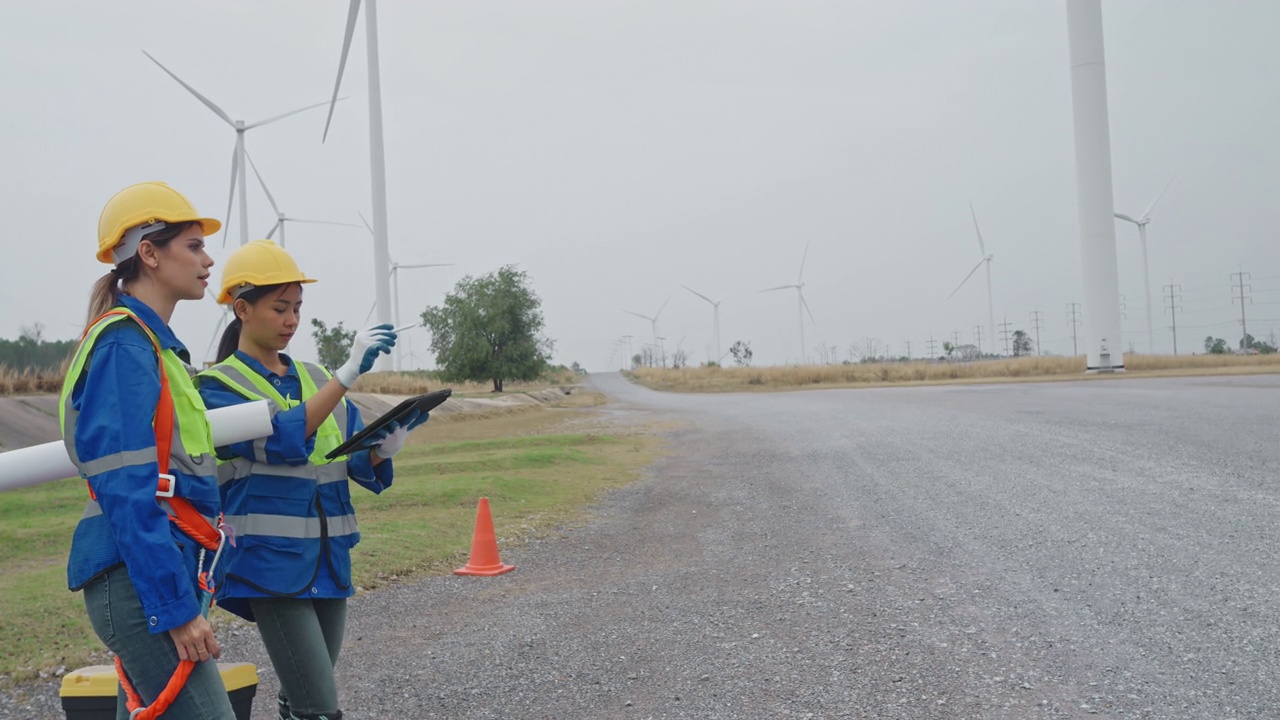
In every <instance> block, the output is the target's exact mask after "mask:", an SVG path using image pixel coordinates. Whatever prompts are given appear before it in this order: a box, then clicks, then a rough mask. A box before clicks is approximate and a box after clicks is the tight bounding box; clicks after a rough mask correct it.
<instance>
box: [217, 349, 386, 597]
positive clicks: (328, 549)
mask: <svg viewBox="0 0 1280 720" xmlns="http://www.w3.org/2000/svg"><path fill="white" fill-rule="evenodd" d="M236 357H237V358H238V359H240V360H241V361H242V362H244V364H245V365H247V366H249V368H250V369H252V370H253V371H254V372H257V373H258V374H259V375H261V376H262V377H264V378H266V380H267V381H268V382H270V383H271V384H272V386H273V387H275V388H276V390H277V392H279V393H280V394H281V395H283V396H284V397H285V398H286V400H288V401H289V404H291V405H292V407H288V408H280V407H274V406H273V408H272V411H273V413H274V414H273V416H272V419H271V424H272V433H271V436H270V437H268V438H266V439H265V441H263V440H254V441H248V442H242V443H236V444H233V445H230V446H228V447H221V448H218V449H217V453H218V457H219V459H220V460H229V461H233V462H232V463H224V464H223V472H221V473H220V483H221V484H220V490H221V493H222V502H223V511H224V513H225V515H226V522H227V524H229V525H231V526H232V527H235V528H236V530H235V533H236V547H234V548H229V549H228V550H227V551H225V552H224V555H223V559H222V562H223V565H224V567H225V569H226V575H225V577H224V578H223V579H222V582H221V585H220V586H219V588H218V604H219V605H220V606H221V607H223V608H224V609H226V610H228V611H230V612H233V613H235V614H237V615H239V616H241V617H244V618H246V619H249V620H253V616H252V613H251V612H250V611H249V607H248V602H247V601H246V599H247V598H254V597H292V598H345V597H350V596H351V595H353V594H354V592H355V590H354V588H353V587H352V583H351V548H352V547H354V546H355V545H356V543H358V542H360V532H359V528H358V526H357V524H356V516H355V508H353V507H352V505H351V491H350V484H349V483H348V482H347V480H348V479H349V480H354V481H355V482H357V483H359V484H360V485H362V486H363V487H365V488H366V489H368V490H370V491H372V492H374V493H380V492H382V491H383V490H385V489H386V488H388V487H390V486H391V481H392V477H393V469H392V464H391V461H390V460H384V461H383V462H381V463H379V465H378V466H377V467H374V466H373V463H372V458H371V457H370V455H369V451H368V450H363V451H360V452H357V453H354V454H352V455H349V456H347V461H346V477H345V478H343V479H341V480H340V481H332V479H328V480H324V479H322V480H321V481H319V482H318V481H317V480H316V478H315V477H314V475H315V472H314V468H308V466H309V465H310V464H311V460H310V456H311V453H312V450H313V449H314V447H315V436H314V435H312V436H310V437H308V436H307V435H306V423H307V418H306V412H307V409H306V406H305V402H306V400H307V399H308V398H305V397H303V390H302V383H301V381H300V380H299V378H298V376H297V373H296V372H295V369H294V364H293V362H292V361H291V360H290V359H289V358H288V357H287V356H283V355H282V356H281V359H282V360H283V361H284V362H285V364H286V365H287V366H288V367H289V370H288V371H287V372H286V373H285V374H284V375H277V374H276V373H274V372H272V371H271V370H268V369H267V368H266V366H264V365H263V364H262V363H260V362H258V361H257V360H255V359H254V358H252V357H250V356H248V355H246V354H244V353H242V352H239V351H237V352H236ZM196 382H197V385H198V387H199V390H200V395H201V397H202V398H203V399H204V402H205V405H206V406H208V407H209V408H210V409H214V408H220V407H227V406H230V405H236V404H239V403H244V402H249V400H248V399H247V398H246V397H245V396H244V395H243V394H242V393H240V392H237V391H236V390H232V389H230V388H228V387H227V386H225V385H223V384H222V382H220V381H219V380H217V379H215V378H212V377H208V376H200V377H198V378H197V379H196ZM317 385H318V386H323V384H322V383H317ZM294 403H297V404H294ZM273 405H274V403H273ZM334 412H335V413H337V412H345V413H346V422H345V423H342V424H345V426H346V435H345V437H350V436H351V435H353V434H355V433H357V432H359V431H360V430H361V429H362V428H363V427H364V421H363V420H362V419H361V417H360V411H359V410H358V409H356V407H355V405H354V404H353V403H350V402H343V403H341V404H339V405H338V407H337V408H336V409H335V410H334ZM232 465H239V466H241V467H244V466H246V465H251V467H252V472H250V473H249V474H247V475H245V476H243V477H238V478H237V477H234V475H235V474H237V473H229V472H227V470H228V469H230V466H232ZM308 470H310V471H311V472H310V473H308ZM238 474H242V475H243V473H238ZM308 474H310V475H312V476H311V477H308V476H307V475H308Z"/></svg>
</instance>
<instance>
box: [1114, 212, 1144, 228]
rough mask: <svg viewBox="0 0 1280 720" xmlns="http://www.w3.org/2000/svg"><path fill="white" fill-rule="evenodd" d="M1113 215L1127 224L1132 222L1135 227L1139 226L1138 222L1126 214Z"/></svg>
mask: <svg viewBox="0 0 1280 720" xmlns="http://www.w3.org/2000/svg"><path fill="white" fill-rule="evenodd" d="M1113 214H1114V215H1115V216H1116V217H1117V218H1119V219H1121V220H1125V221H1127V222H1131V223H1133V224H1134V225H1137V224H1138V221H1137V220H1134V219H1133V218H1131V217H1129V216H1128V215H1125V214H1124V213H1113Z"/></svg>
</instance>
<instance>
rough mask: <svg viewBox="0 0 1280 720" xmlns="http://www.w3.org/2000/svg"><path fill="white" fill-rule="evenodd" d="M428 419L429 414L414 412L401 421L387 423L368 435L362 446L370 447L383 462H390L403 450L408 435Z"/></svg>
mask: <svg viewBox="0 0 1280 720" xmlns="http://www.w3.org/2000/svg"><path fill="white" fill-rule="evenodd" d="M430 418H431V413H429V412H420V411H418V410H414V411H413V412H412V413H410V414H409V415H407V416H405V417H404V418H403V419H401V420H398V421H396V422H391V423H388V424H387V426H386V427H384V428H382V429H381V430H379V431H378V432H376V433H374V434H372V435H370V436H369V437H368V438H366V439H365V441H364V446H365V447H372V448H373V452H374V453H375V454H376V455H377V456H378V457H380V458H382V459H383V460H390V459H391V458H393V457H395V456H396V454H397V453H399V452H400V450H401V449H403V448H404V443H405V440H408V439H409V433H410V432H412V431H413V429H414V428H416V427H418V426H419V425H421V424H423V423H425V422H426V421H427V420H429V419H430Z"/></svg>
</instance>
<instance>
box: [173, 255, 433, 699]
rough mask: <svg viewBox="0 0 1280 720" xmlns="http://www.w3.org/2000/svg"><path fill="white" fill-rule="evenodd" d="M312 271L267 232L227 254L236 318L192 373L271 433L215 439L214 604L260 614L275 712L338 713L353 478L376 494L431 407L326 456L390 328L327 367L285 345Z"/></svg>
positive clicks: (227, 284) (349, 418) (369, 333)
mask: <svg viewBox="0 0 1280 720" xmlns="http://www.w3.org/2000/svg"><path fill="white" fill-rule="evenodd" d="M310 282H314V281H313V280H312V279H311V278H308V277H307V276H306V275H304V274H303V273H302V272H301V271H300V270H299V269H298V266H297V264H296V263H295V262H294V261H293V258H292V257H290V256H289V255H288V253H286V252H285V251H284V250H283V249H281V248H280V247H279V246H277V245H275V244H274V243H272V242H271V241H269V240H255V241H253V242H251V243H248V244H247V245H245V246H244V247H242V248H240V249H239V250H237V251H236V252H235V253H234V254H233V255H232V256H231V257H230V258H228V259H227V262H226V266H225V268H224V269H223V274H222V290H221V292H220V293H219V295H218V301H219V302H221V303H225V304H228V305H231V307H232V309H233V310H234V312H235V315H236V317H235V320H234V321H233V322H232V323H231V325H229V326H228V328H227V331H226V334H225V335H224V336H223V338H222V342H221V345H220V347H219V349H218V361H219V362H218V364H217V365H215V366H213V367H212V368H209V369H208V370H206V371H205V372H203V373H201V374H200V375H199V377H198V378H197V382H198V384H199V388H200V393H201V395H202V396H203V398H204V401H205V403H206V404H207V405H208V406H209V407H211V408H217V407H224V406H227V405H233V404H238V403H244V402H250V401H254V400H259V399H265V400H267V401H268V402H269V403H270V404H271V406H272V412H273V417H272V425H273V430H274V432H273V433H272V435H271V436H270V437H268V438H267V439H266V440H265V441H251V442H245V443H239V444H235V445H231V446H230V447H226V448H218V455H219V458H220V459H222V460H223V461H224V462H223V463H222V464H221V465H220V467H219V480H220V481H221V482H222V486H221V489H222V499H223V507H224V510H225V512H226V522H227V524H228V525H231V526H233V527H234V528H235V534H236V536H237V545H236V548H235V549H234V550H231V551H229V553H230V554H229V556H228V557H227V558H226V560H225V561H224V562H225V563H226V577H225V580H224V582H223V583H222V585H221V586H220V589H219V594H218V603H219V604H220V605H221V606H222V607H223V608H224V609H226V610H229V611H231V612H233V613H235V614H237V615H240V616H241V617H244V618H246V619H248V620H252V621H255V622H257V624H258V630H259V633H260V634H261V636H262V641H263V645H265V646H266V649H267V654H268V655H269V656H270V657H271V662H272V664H273V665H274V666H275V670H276V675H277V676H278V677H279V679H280V695H279V708H280V717H281V718H284V719H286V720H291V719H309V718H326V719H328V720H337V718H340V717H342V713H341V711H340V710H339V709H338V694H337V687H336V684H335V682H334V666H335V665H336V664H337V661H338V653H339V651H340V650H341V648H342V636H343V632H344V630H345V627H346V613H347V598H348V597H350V596H351V595H353V594H354V589H353V588H352V582H351V554H350V553H351V548H352V547H353V546H354V545H355V544H356V543H357V542H359V540H360V533H359V532H358V530H357V527H356V519H355V510H354V508H352V506H351V493H350V488H349V482H348V481H349V480H354V481H355V482H357V483H358V484H360V485H362V486H364V487H365V488H366V489H368V490H371V491H373V492H375V493H380V492H382V491H383V490H385V489H386V488H387V487H389V486H390V485H391V480H392V473H393V471H392V466H391V462H390V460H391V458H392V457H393V456H394V455H395V454H396V453H397V452H398V451H399V449H400V448H401V447H402V446H403V445H404V440H405V437H406V436H407V435H408V432H409V430H411V429H412V428H413V427H414V426H416V425H417V424H420V423H421V422H425V421H426V419H427V415H426V414H425V413H424V414H423V415H422V416H421V417H420V418H414V419H411V420H409V421H407V422H406V423H405V424H404V425H403V426H400V427H393V428H388V429H387V430H386V431H385V432H383V433H382V434H381V435H379V436H378V437H376V438H373V439H372V440H371V441H370V443H369V445H370V449H366V450H362V451H360V452H357V453H354V454H351V455H347V456H339V457H337V458H335V459H329V458H328V457H326V456H327V455H328V454H329V452H330V451H331V450H333V449H335V448H337V447H338V446H339V445H340V444H342V443H343V442H344V441H345V440H346V439H347V438H349V437H351V436H352V435H353V434H355V433H357V432H359V431H360V430H361V429H362V428H363V426H364V423H363V421H362V420H361V417H360V412H359V410H357V409H356V407H355V405H353V404H351V403H350V402H348V401H347V400H346V399H345V398H344V395H345V394H346V392H347V389H348V388H349V387H351V385H352V384H354V383H355V380H356V378H357V377H359V375H361V374H362V373H364V372H367V371H368V370H370V369H371V368H372V367H373V362H374V360H375V359H376V358H377V357H378V355H379V354H381V353H386V352H389V351H390V349H391V347H392V346H394V345H395V340H396V336H395V333H394V332H392V330H391V327H390V326H389V325H377V326H374V327H372V328H369V329H367V330H363V331H361V332H359V333H357V335H356V338H355V342H354V344H353V347H352V351H351V357H350V359H348V361H347V362H346V364H344V365H343V366H342V367H340V368H338V369H337V370H336V371H335V372H334V373H333V374H330V372H329V371H328V370H326V369H325V368H323V367H321V366H319V365H313V364H311V363H305V362H299V361H297V360H295V359H293V358H290V357H289V356H288V355H286V354H284V352H283V351H284V350H285V349H286V348H287V347H288V345H289V341H290V340H292V338H293V335H294V333H295V332H297V329H298V324H299V321H300V318H301V310H302V285H303V284H304V283H310Z"/></svg>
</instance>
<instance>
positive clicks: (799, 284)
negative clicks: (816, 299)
mask: <svg viewBox="0 0 1280 720" xmlns="http://www.w3.org/2000/svg"><path fill="white" fill-rule="evenodd" d="M808 259H809V243H807V242H806V243H805V244H804V254H803V255H801V256H800V274H798V275H797V276H796V281H795V282H794V283H791V284H789V285H779V286H777V287H771V288H765V289H764V290H761V291H760V292H773V291H775V290H787V289H790V288H795V291H796V305H797V308H798V310H799V312H800V364H801V365H804V364H805V352H804V348H805V345H804V314H805V313H806V312H807V313H809V319H810V320H813V322H814V323H815V324H817V320H814V318H813V311H812V310H810V309H809V303H807V302H805V301H804V263H805V261H806V260H808Z"/></svg>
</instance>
